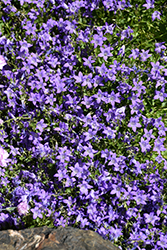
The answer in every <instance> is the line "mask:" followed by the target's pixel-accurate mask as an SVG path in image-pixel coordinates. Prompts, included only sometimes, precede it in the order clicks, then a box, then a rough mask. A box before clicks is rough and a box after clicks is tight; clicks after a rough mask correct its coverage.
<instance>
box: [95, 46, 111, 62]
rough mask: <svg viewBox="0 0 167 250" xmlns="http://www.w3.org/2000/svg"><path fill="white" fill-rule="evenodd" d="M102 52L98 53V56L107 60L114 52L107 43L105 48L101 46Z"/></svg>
mask: <svg viewBox="0 0 167 250" xmlns="http://www.w3.org/2000/svg"><path fill="white" fill-rule="evenodd" d="M100 50H101V53H100V54H98V56H100V57H103V58H104V60H105V61H107V59H108V57H109V56H112V55H113V54H112V53H111V52H110V50H111V47H107V46H106V45H105V48H103V47H100Z"/></svg>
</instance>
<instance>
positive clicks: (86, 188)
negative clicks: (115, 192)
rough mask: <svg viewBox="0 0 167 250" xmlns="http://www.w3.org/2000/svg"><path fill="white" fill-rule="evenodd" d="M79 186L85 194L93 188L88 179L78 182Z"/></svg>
mask: <svg viewBox="0 0 167 250" xmlns="http://www.w3.org/2000/svg"><path fill="white" fill-rule="evenodd" d="M77 187H80V192H81V193H82V194H85V195H88V189H91V188H93V187H92V186H91V185H89V184H88V183H87V182H86V181H83V182H82V184H78V185H77Z"/></svg>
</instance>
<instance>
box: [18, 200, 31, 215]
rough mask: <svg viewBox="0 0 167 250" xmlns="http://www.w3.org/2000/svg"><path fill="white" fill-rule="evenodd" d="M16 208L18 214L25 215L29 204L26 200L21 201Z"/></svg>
mask: <svg viewBox="0 0 167 250" xmlns="http://www.w3.org/2000/svg"><path fill="white" fill-rule="evenodd" d="M17 210H18V213H19V215H25V214H27V213H28V210H29V206H28V204H27V202H26V201H23V202H21V203H20V204H19V205H18V206H17Z"/></svg>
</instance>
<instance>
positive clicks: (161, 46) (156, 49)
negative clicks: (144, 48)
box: [155, 42, 166, 53]
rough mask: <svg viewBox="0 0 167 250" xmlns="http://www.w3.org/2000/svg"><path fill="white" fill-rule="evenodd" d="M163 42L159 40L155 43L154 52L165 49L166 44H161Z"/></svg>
mask: <svg viewBox="0 0 167 250" xmlns="http://www.w3.org/2000/svg"><path fill="white" fill-rule="evenodd" d="M164 43H165V42H161V43H155V47H156V48H155V51H156V53H161V50H162V49H166V46H165V45H163V44H164Z"/></svg>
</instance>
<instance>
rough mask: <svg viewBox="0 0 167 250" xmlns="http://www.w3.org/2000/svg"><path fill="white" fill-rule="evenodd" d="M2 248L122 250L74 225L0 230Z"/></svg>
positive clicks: (97, 235)
mask: <svg viewBox="0 0 167 250" xmlns="http://www.w3.org/2000/svg"><path fill="white" fill-rule="evenodd" d="M0 250H120V249H119V248H118V247H116V246H114V245H113V244H112V243H111V242H110V241H109V240H104V239H103V238H102V237H101V236H100V235H99V234H98V233H96V232H94V231H91V230H82V229H78V228H73V227H70V226H68V227H62V226H59V227H58V228H49V227H47V226H44V227H36V228H27V229H23V230H19V231H17V230H11V229H9V230H3V231H0Z"/></svg>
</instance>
